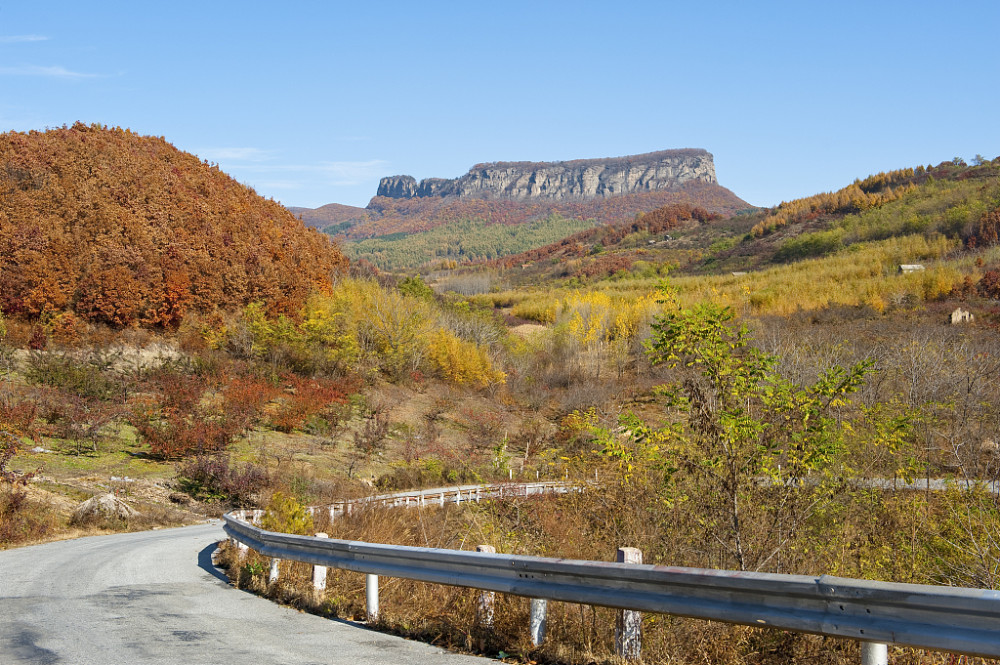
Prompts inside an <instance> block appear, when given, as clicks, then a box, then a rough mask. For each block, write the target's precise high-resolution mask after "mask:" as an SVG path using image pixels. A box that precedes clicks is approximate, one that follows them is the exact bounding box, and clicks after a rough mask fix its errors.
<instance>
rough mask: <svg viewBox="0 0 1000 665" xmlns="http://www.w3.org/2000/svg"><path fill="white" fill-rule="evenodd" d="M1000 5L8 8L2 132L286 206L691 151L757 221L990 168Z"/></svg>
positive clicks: (995, 140)
mask: <svg viewBox="0 0 1000 665" xmlns="http://www.w3.org/2000/svg"><path fill="white" fill-rule="evenodd" d="M998 31H1000V2H997V1H996V0H982V1H979V0H974V1H969V2H963V1H962V0H954V1H952V2H940V1H935V2H925V1H923V0H910V1H908V2H897V1H895V0H887V1H884V2H879V1H878V0H867V1H865V2H854V1H852V0H845V1H839V2H808V1H803V0H796V1H795V2H769V1H766V0H760V1H758V2H745V1H741V2H712V1H708V0H705V1H702V2H690V1H688V2H673V1H672V0H660V1H658V2H631V1H629V0H619V1H618V2H588V1H586V0H580V1H576V2H545V1H544V0H533V1H531V2H522V1H520V0H507V1H504V2H494V3H483V2H436V1H434V0H424V1H422V2H412V1H410V2H392V1H387V0H386V1H380V2H357V1H355V2H350V3H342V2H337V1H335V0H328V1H326V2H287V3H279V2H273V1H272V2H266V3H265V2H255V1H253V0H245V1H242V2H228V1H225V0H214V1H211V0H210V1H204V0H203V1H201V2H189V1H187V0H174V1H172V2H169V3H165V2H156V3H153V2H135V1H134V0H132V1H130V2H115V1H103V2H100V3H81V2H62V1H47V0H32V2H24V1H23V0H21V1H20V2H17V3H13V2H8V1H7V0H0V131H28V130H32V129H35V130H43V129H45V128H47V127H60V126H62V125H64V124H67V125H71V124H73V123H74V122H75V121H78V120H79V121H82V122H85V123H100V124H104V125H109V126H120V127H128V128H130V129H132V130H134V131H137V132H139V133H141V134H148V135H155V136H163V137H165V138H166V139H167V140H168V141H170V142H171V143H173V144H174V145H175V146H177V147H178V148H179V149H181V150H186V151H189V152H193V153H195V154H197V155H198V156H200V157H201V158H202V159H206V160H208V161H210V162H214V163H218V164H219V166H220V168H222V170H224V171H226V172H227V173H229V174H230V175H232V176H233V177H234V178H236V179H237V180H239V181H240V182H243V183H246V184H248V185H250V186H252V187H253V188H254V189H255V190H256V191H257V192H258V193H259V194H261V195H263V196H266V197H271V198H274V199H276V200H278V201H281V202H282V203H284V204H286V205H290V206H304V207H317V206H320V205H324V204H326V203H343V204H348V205H356V206H364V205H366V204H367V203H368V200H369V199H370V198H371V197H372V196H374V194H375V191H376V189H377V187H378V181H379V178H380V177H382V176H387V175H399V174H409V175H413V176H415V177H416V178H417V179H421V178H426V177H446V178H452V177H458V176H460V175H462V174H463V173H465V172H466V171H467V170H468V169H469V167H471V166H472V165H473V164H476V163H479V162H492V161H558V160H569V159H582V158H592V157H614V156H620V155H630V154H638V153H643V152H651V151H654V150H664V149H672V148H704V149H706V150H708V151H709V152H711V153H712V154H713V155H714V157H715V166H716V172H717V175H718V178H719V182H720V184H722V185H723V186H725V187H728V188H729V189H731V190H732V191H733V192H735V193H736V194H737V195H738V196H740V197H741V198H743V199H744V200H746V201H748V202H750V203H752V204H754V205H761V206H771V205H776V204H778V203H780V202H781V201H785V200H790V199H794V198H798V197H801V196H808V195H811V194H815V193H818V192H823V191H831V190H835V189H839V188H840V187H843V186H845V185H847V184H849V183H850V182H852V181H853V180H854V179H855V178H860V177H865V176H867V175H869V174H871V173H877V172H879V171H884V170H889V169H894V168H902V167H907V166H917V165H919V164H930V163H932V164H937V163H939V162H941V161H944V160H949V159H952V158H954V157H956V156H957V157H962V158H964V159H966V160H971V159H972V158H973V157H974V156H975V155H977V154H980V155H983V156H986V157H989V158H993V157H996V156H998V155H1000V85H998V83H1000V55H998V54H997V51H996V46H995V44H996V35H997V34H998Z"/></svg>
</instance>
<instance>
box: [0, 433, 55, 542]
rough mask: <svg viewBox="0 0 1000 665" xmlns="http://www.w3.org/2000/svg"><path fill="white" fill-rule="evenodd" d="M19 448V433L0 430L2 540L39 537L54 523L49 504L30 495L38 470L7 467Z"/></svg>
mask: <svg viewBox="0 0 1000 665" xmlns="http://www.w3.org/2000/svg"><path fill="white" fill-rule="evenodd" d="M19 449H20V442H19V441H18V439H17V437H15V436H14V435H13V434H11V433H9V432H6V431H2V430H0V544H3V543H10V542H17V541H21V540H27V539H29V538H37V537H39V536H41V535H44V534H45V532H47V531H48V530H49V528H50V526H51V523H50V521H49V519H48V514H47V513H48V510H47V508H46V507H42V506H38V505H36V504H35V502H32V501H30V500H29V499H28V491H27V486H28V484H29V483H30V482H31V479H32V477H33V476H34V475H35V473H34V472H28V473H17V472H15V471H12V470H11V469H9V468H8V465H9V464H10V461H11V460H12V459H13V458H14V456H15V455H17V452H18V450H19Z"/></svg>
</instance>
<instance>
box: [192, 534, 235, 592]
mask: <svg viewBox="0 0 1000 665" xmlns="http://www.w3.org/2000/svg"><path fill="white" fill-rule="evenodd" d="M217 547H218V544H217V543H211V544H209V545H208V546H207V547H205V549H203V550H202V551H200V552H198V567H199V568H201V569H202V570H204V571H206V572H208V573H210V574H211V575H212V577H215V578H217V579H219V580H221V581H222V582H224V583H225V585H226V586H229V578H228V577H226V574H225V573H223V572H222V571H221V570H219V569H218V568H216V567H215V564H214V563H212V553H213V552H215V550H216V548H217Z"/></svg>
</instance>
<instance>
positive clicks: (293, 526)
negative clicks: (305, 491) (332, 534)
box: [260, 492, 313, 536]
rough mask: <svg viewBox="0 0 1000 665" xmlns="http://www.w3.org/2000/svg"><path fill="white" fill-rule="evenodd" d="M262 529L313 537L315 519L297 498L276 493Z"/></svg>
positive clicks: (266, 512)
mask: <svg viewBox="0 0 1000 665" xmlns="http://www.w3.org/2000/svg"><path fill="white" fill-rule="evenodd" d="M260 525H261V527H263V528H264V529H266V530H268V531H277V532H279V533H295V534H299V535H302V536H306V535H308V536H311V535H313V519H312V515H310V514H309V513H308V512H307V511H306V508H305V507H304V506H303V505H302V504H300V503H299V502H298V501H297V500H296V499H295V497H293V496H286V495H285V494H284V493H282V492H275V493H274V496H272V497H271V501H270V503H268V504H267V510H266V511H265V512H264V516H263V517H262V518H261V521H260Z"/></svg>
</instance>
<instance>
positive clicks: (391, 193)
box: [378, 150, 718, 201]
mask: <svg viewBox="0 0 1000 665" xmlns="http://www.w3.org/2000/svg"><path fill="white" fill-rule="evenodd" d="M690 181H700V182H705V183H710V184H718V181H717V180H716V178H715V164H714V162H713V161H712V155H711V153H708V152H706V151H704V150H663V151H660V152H650V153H646V154H644V155H631V156H628V157H615V158H611V159H578V160H574V161H570V162H494V163H492V164H477V165H476V166H473V167H472V168H471V169H469V172H468V173H466V174H465V175H464V176H462V177H460V178H455V179H454V180H447V179H444V178H427V179H425V180H421V181H420V182H419V183H418V182H417V181H416V180H415V179H414V178H413V177H412V176H408V175H407V176H391V177H388V178H382V180H381V182H380V183H379V187H378V196H387V197H389V198H394V199H408V198H415V197H430V196H460V197H470V198H481V199H512V200H526V199H543V200H548V201H563V200H568V201H574V200H583V199H594V198H606V197H609V196H616V195H619V194H632V193H635V192H654V191H661V190H669V189H674V188H676V187H678V186H679V185H681V184H683V183H686V182H690Z"/></svg>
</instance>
